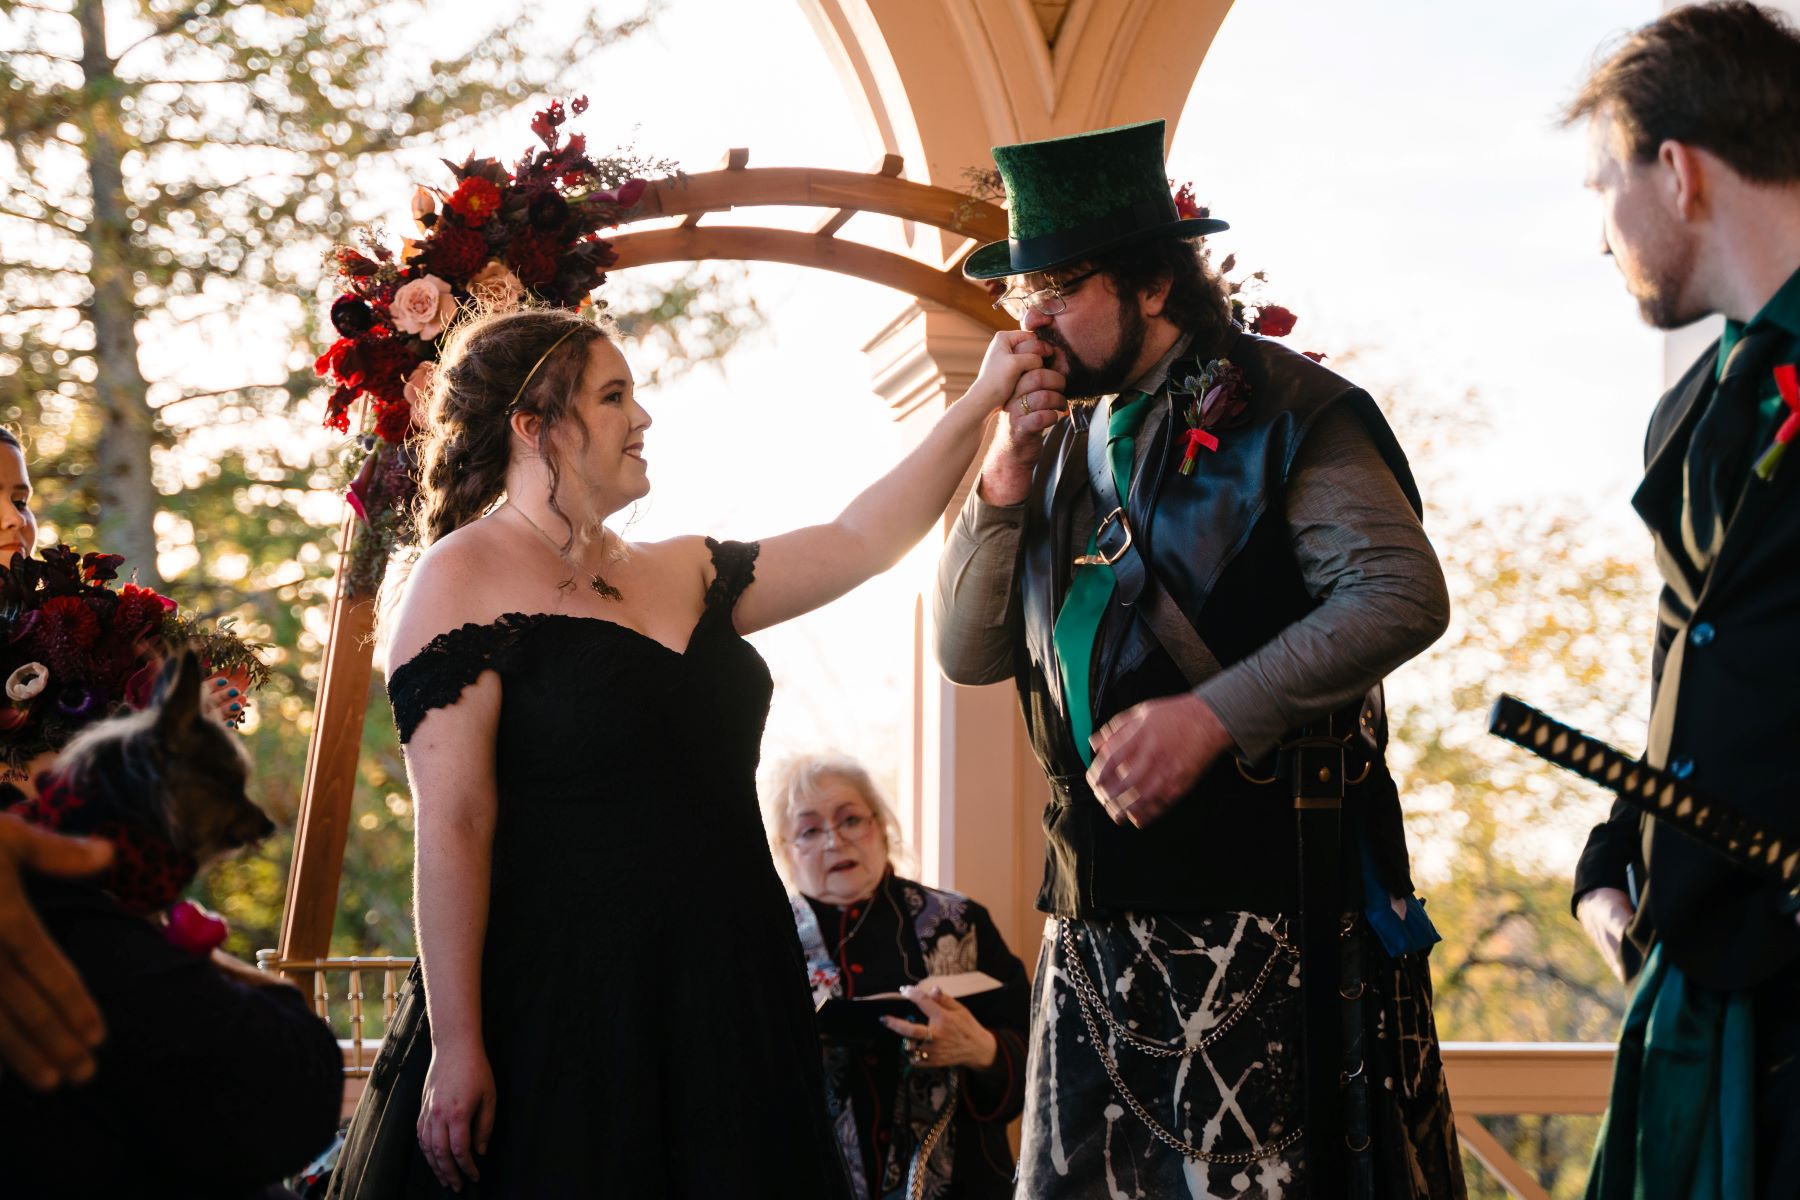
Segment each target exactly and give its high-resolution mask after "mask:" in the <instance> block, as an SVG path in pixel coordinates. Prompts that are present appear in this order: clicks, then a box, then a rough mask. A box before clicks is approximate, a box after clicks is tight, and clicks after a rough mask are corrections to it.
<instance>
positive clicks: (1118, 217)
mask: <svg viewBox="0 0 1800 1200" xmlns="http://www.w3.org/2000/svg"><path fill="white" fill-rule="evenodd" d="M994 165H995V166H997V167H999V168H1000V178H1001V180H1002V181H1003V182H1004V183H1005V184H1006V202H1007V232H1008V234H1010V235H1011V236H1009V237H1008V238H1007V240H1006V241H1004V242H989V243H988V244H987V245H985V246H982V247H979V248H978V249H977V250H976V251H975V252H974V253H973V254H971V255H969V257H968V259H967V260H966V261H965V262H964V263H963V274H964V275H967V276H968V277H969V278H970V279H998V278H1000V277H1002V276H1005V275H1025V274H1028V273H1030V272H1032V271H1050V270H1054V269H1055V268H1057V267H1060V266H1066V265H1068V264H1069V263H1072V262H1079V261H1080V260H1081V259H1084V258H1088V257H1091V256H1092V255H1095V254H1098V253H1100V252H1101V251H1104V250H1113V249H1116V248H1118V247H1120V246H1125V245H1129V244H1130V243H1132V242H1138V241H1142V240H1144V239H1145V238H1150V237H1159V236H1170V237H1185V238H1191V237H1200V236H1201V235H1203V234H1208V233H1217V232H1219V231H1220V230H1221V229H1229V228H1230V226H1229V225H1227V224H1226V223H1225V222H1223V221H1219V220H1215V219H1213V218H1211V217H1194V218H1189V219H1187V220H1183V219H1182V218H1181V214H1180V213H1179V212H1177V211H1176V209H1175V198H1174V197H1173V196H1171V195H1170V194H1169V177H1168V175H1167V174H1166V173H1165V172H1166V168H1165V167H1164V165H1163V123H1162V122H1161V121H1145V122H1143V123H1142V124H1138V125H1121V126H1119V127H1118V128H1117V129H1097V130H1095V131H1093V132H1092V133H1077V134H1074V135H1072V136H1070V137H1060V138H1050V139H1049V140H1047V141H1042V142H1021V143H1019V144H1018V145H1016V146H995V147H994Z"/></svg>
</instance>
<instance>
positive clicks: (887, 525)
mask: <svg viewBox="0 0 1800 1200" xmlns="http://www.w3.org/2000/svg"><path fill="white" fill-rule="evenodd" d="M1048 352H1049V347H1048V346H1045V345H1044V344H1043V343H1042V342H1039V341H1038V340H1037V339H1036V338H1034V337H1033V336H1032V335H1031V334H1029V333H1027V332H1025V331H1024V330H1018V329H1012V330H1005V331H1003V332H1000V333H997V334H995V335H994V340H993V341H992V342H991V343H989V345H988V350H987V355H986V356H985V357H984V358H983V359H982V363H981V372H980V374H979V375H978V376H977V377H976V379H975V382H974V383H973V384H971V385H970V386H969V390H968V391H967V392H965V393H964V394H963V395H962V397H961V398H960V399H958V400H957V401H956V402H955V403H953V404H951V405H950V407H949V408H948V409H946V410H945V412H944V415H943V416H942V417H940V418H939V419H938V423H937V424H936V425H935V426H933V427H932V430H931V432H930V433H929V434H927V435H926V436H925V440H924V441H922V442H920V443H919V444H918V445H917V446H916V447H914V448H913V450H912V452H911V453H909V454H908V455H907V456H906V457H905V458H903V459H901V460H900V462H899V463H898V464H897V465H896V466H895V467H894V468H893V469H892V470H890V471H889V472H888V473H887V474H885V475H883V476H882V477H881V478H880V479H877V480H876V481H875V482H874V483H872V484H870V485H869V486H868V488H866V489H865V490H864V491H863V492H862V494H861V495H859V496H857V497H856V499H854V500H852V501H851V502H850V504H849V507H847V508H845V509H844V511H843V512H841V513H839V514H838V517H837V519H836V520H835V521H832V522H831V523H830V524H827V525H811V526H808V527H806V528H804V529H796V530H794V531H793V532H791V533H784V534H781V535H779V536H777V537H772V538H765V539H764V540H763V543H762V553H761V555H760V557H759V558H758V559H757V564H756V582H755V583H754V584H753V585H752V586H751V587H750V588H749V590H747V591H746V592H745V593H744V597H743V599H742V600H740V601H739V602H738V606H737V611H736V613H735V624H736V626H737V628H738V630H739V632H742V633H750V632H752V631H754V630H757V629H764V628H767V627H768V626H770V625H774V624H777V623H779V622H781V621H785V620H788V619H789V618H790V617H797V616H799V615H800V614H801V613H804V612H808V611H810V610H812V609H815V608H818V607H819V606H820V605H822V604H826V603H829V602H830V601H832V600H835V599H837V598H838V597H839V596H841V595H843V594H844V593H845V592H847V591H849V590H850V589H851V588H853V587H855V586H856V585H857V584H859V583H862V582H863V581H864V580H866V579H868V578H870V577H871V576H874V575H878V574H880V573H881V572H882V571H885V570H887V569H888V568H889V567H891V566H893V565H894V564H895V563H897V562H899V561H900V559H901V558H902V557H904V556H905V554H906V552H907V551H908V550H909V549H911V548H912V546H913V545H914V544H916V543H917V542H918V540H919V539H920V538H922V537H924V536H925V534H926V533H927V532H929V531H930V529H931V527H932V525H933V524H934V523H935V522H936V521H937V520H938V518H939V517H941V516H942V515H943V513H944V509H945V508H946V507H948V506H949V504H950V500H951V498H952V497H953V496H954V495H955V492H956V485H957V484H958V483H959V482H961V480H962V478H963V476H964V475H965V474H967V472H968V469H969V464H970V463H971V462H973V461H974V458H975V452H976V450H977V449H979V448H980V445H981V430H982V427H983V426H984V425H985V424H986V423H987V419H988V418H989V417H990V416H992V415H993V414H994V413H995V412H996V411H998V410H999V408H1000V406H1001V405H1003V404H1006V403H1009V402H1011V403H1015V404H1017V403H1018V402H1019V398H1020V397H1024V398H1026V399H1028V400H1029V401H1030V403H1031V404H1032V405H1033V406H1035V407H1039V408H1041V407H1043V406H1044V405H1049V404H1055V405H1058V406H1060V405H1061V404H1062V403H1063V399H1062V395H1061V389H1062V386H1063V383H1062V377H1061V376H1060V375H1058V374H1056V373H1055V372H1053V371H1050V370H1048V369H1046V368H1045V367H1044V365H1043V361H1044V355H1045V354H1046V353H1048Z"/></svg>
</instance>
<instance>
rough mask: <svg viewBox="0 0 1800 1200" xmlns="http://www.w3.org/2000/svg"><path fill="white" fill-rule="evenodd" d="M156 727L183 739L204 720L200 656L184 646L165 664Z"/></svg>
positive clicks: (168, 736) (171, 737)
mask: <svg viewBox="0 0 1800 1200" xmlns="http://www.w3.org/2000/svg"><path fill="white" fill-rule="evenodd" d="M156 701H157V704H158V706H159V707H160V709H161V711H160V712H158V713H157V715H156V730H157V732H158V733H160V734H162V735H163V737H164V738H166V739H168V740H169V741H170V742H171V743H175V742H179V741H181V740H182V739H183V738H185V737H186V736H187V734H188V733H189V732H190V731H191V730H192V729H193V728H194V727H195V726H196V725H197V724H199V722H200V720H201V715H200V660H199V659H198V658H197V657H195V655H194V652H193V651H192V650H183V651H182V652H181V653H180V654H177V655H175V656H174V657H172V658H171V659H170V660H169V662H168V663H167V664H166V665H164V667H163V672H162V678H161V680H160V682H159V683H158V686H157V697H156Z"/></svg>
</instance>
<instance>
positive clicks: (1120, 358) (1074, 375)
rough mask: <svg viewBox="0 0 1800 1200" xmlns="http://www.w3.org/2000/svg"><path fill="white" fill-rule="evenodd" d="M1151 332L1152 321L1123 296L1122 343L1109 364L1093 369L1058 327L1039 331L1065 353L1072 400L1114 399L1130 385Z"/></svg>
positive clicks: (1067, 388) (1068, 393) (1066, 391)
mask: <svg viewBox="0 0 1800 1200" xmlns="http://www.w3.org/2000/svg"><path fill="white" fill-rule="evenodd" d="M1149 329H1150V325H1149V322H1147V321H1145V320H1144V314H1143V313H1142V312H1140V311H1139V310H1138V306H1137V305H1136V304H1128V303H1126V299H1125V297H1123V296H1121V297H1119V344H1118V345H1117V346H1115V347H1114V348H1113V352H1112V353H1111V354H1109V355H1107V356H1106V361H1105V362H1103V363H1101V364H1100V365H1099V366H1097V367H1090V366H1088V365H1087V364H1086V363H1084V362H1082V361H1081V359H1080V358H1078V357H1076V355H1075V351H1074V350H1073V349H1071V348H1070V346H1069V343H1067V342H1065V341H1063V339H1062V335H1061V334H1059V333H1058V332H1057V331H1056V329H1055V327H1054V326H1046V327H1045V328H1043V329H1040V330H1039V331H1038V332H1037V339H1038V340H1039V341H1041V342H1049V343H1050V344H1051V345H1052V346H1055V347H1057V348H1058V349H1059V350H1061V351H1062V352H1063V357H1065V358H1067V359H1068V360H1069V373H1068V383H1067V384H1066V385H1065V387H1064V388H1063V395H1065V396H1067V397H1068V398H1069V399H1070V400H1093V399H1095V398H1097V397H1100V396H1110V395H1112V394H1113V393H1114V392H1117V391H1118V390H1119V389H1120V388H1122V387H1124V386H1125V385H1126V384H1127V383H1129V382H1130V380H1128V379H1127V378H1126V377H1125V372H1127V371H1129V370H1131V368H1132V366H1133V365H1135V364H1136V363H1137V360H1138V355H1139V354H1140V353H1142V352H1143V349H1144V338H1145V337H1146V336H1147V335H1148V333H1149Z"/></svg>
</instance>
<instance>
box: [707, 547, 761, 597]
mask: <svg viewBox="0 0 1800 1200" xmlns="http://www.w3.org/2000/svg"><path fill="white" fill-rule="evenodd" d="M706 548H707V549H708V550H710V551H712V561H713V570H714V571H715V572H716V574H715V575H714V576H713V581H712V586H711V587H709V588H707V589H706V611H707V612H712V611H713V610H714V609H716V608H719V607H721V606H723V607H724V609H725V611H727V612H730V611H731V609H732V608H734V607H735V606H736V605H737V602H738V597H739V596H742V595H743V594H744V589H745V588H747V587H749V586H750V584H751V582H752V581H754V580H755V579H756V556H757V555H758V554H759V553H761V551H762V543H760V542H719V541H714V540H713V539H712V538H707V539H706Z"/></svg>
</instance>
